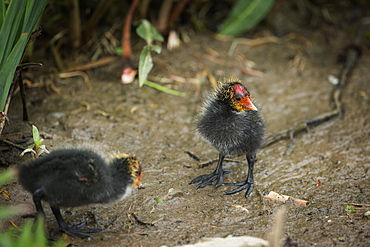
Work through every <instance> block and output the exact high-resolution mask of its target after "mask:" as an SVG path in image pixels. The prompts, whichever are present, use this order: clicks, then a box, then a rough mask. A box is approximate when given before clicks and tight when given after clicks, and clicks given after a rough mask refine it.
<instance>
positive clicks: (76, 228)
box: [50, 221, 103, 240]
mask: <svg viewBox="0 0 370 247" xmlns="http://www.w3.org/2000/svg"><path fill="white" fill-rule="evenodd" d="M85 225H86V221H85V222H82V223H80V224H78V225H73V226H63V228H59V229H57V230H55V231H52V232H50V235H51V236H53V235H56V234H58V233H61V232H62V233H65V234H67V235H68V236H71V237H74V238H81V239H88V240H92V239H93V237H90V236H86V235H83V234H81V233H97V232H101V231H103V229H101V228H91V229H80V228H81V227H83V226H85Z"/></svg>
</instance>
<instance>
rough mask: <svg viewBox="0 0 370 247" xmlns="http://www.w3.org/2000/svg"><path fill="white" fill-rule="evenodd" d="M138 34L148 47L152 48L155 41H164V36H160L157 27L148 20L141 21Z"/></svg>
mask: <svg viewBox="0 0 370 247" xmlns="http://www.w3.org/2000/svg"><path fill="white" fill-rule="evenodd" d="M136 33H137V34H138V35H139V36H140V37H141V38H142V39H144V40H145V41H146V43H147V44H148V46H152V45H153V41H154V40H158V41H160V42H163V41H164V39H163V36H162V35H160V34H159V33H158V32H157V30H156V29H155V27H154V26H153V25H152V24H150V22H149V21H147V20H142V21H141V24H140V26H138V28H137V29H136ZM158 53H159V52H158Z"/></svg>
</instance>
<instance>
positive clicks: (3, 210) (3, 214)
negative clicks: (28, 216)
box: [0, 206, 22, 220]
mask: <svg viewBox="0 0 370 247" xmlns="http://www.w3.org/2000/svg"><path fill="white" fill-rule="evenodd" d="M20 212H22V209H21V208H20V207H17V206H13V207H0V220H2V219H6V218H10V217H12V216H14V215H16V214H18V213H20Z"/></svg>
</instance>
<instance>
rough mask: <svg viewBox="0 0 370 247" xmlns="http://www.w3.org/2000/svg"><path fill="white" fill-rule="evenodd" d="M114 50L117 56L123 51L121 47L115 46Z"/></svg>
mask: <svg viewBox="0 0 370 247" xmlns="http://www.w3.org/2000/svg"><path fill="white" fill-rule="evenodd" d="M114 52H115V53H116V55H119V56H122V53H123V49H122V47H117V48H116V49H115V50H114Z"/></svg>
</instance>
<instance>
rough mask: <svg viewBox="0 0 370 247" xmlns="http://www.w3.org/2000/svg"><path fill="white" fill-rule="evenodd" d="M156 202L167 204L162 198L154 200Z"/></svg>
mask: <svg viewBox="0 0 370 247" xmlns="http://www.w3.org/2000/svg"><path fill="white" fill-rule="evenodd" d="M154 200H155V201H156V202H158V203H160V204H165V203H164V201H163V200H162V199H161V198H154Z"/></svg>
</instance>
